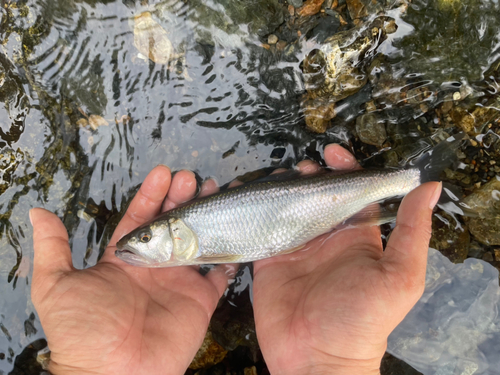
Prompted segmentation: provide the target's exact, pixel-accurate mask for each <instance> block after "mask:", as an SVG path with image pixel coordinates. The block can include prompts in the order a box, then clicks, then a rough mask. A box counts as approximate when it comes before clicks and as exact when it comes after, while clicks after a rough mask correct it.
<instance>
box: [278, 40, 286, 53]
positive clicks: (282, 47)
mask: <svg viewBox="0 0 500 375" xmlns="http://www.w3.org/2000/svg"><path fill="white" fill-rule="evenodd" d="M285 47H286V42H285V41H284V40H280V41H279V42H278V43H276V48H277V49H278V51H283V50H284V49H285Z"/></svg>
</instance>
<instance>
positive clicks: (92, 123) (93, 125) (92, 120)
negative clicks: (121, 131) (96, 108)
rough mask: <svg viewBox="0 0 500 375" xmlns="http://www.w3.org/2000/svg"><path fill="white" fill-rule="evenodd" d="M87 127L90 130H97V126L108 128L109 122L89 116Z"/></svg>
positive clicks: (98, 117)
mask: <svg viewBox="0 0 500 375" xmlns="http://www.w3.org/2000/svg"><path fill="white" fill-rule="evenodd" d="M89 125H90V127H91V128H92V130H97V128H98V127H99V126H108V125H109V122H107V121H106V120H105V119H104V118H103V117H101V116H97V115H90V116H89Z"/></svg>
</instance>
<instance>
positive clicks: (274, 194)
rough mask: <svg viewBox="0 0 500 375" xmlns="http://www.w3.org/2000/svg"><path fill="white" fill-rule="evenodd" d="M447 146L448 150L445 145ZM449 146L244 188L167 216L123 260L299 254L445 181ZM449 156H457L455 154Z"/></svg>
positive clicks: (165, 262) (125, 243) (135, 240)
mask: <svg viewBox="0 0 500 375" xmlns="http://www.w3.org/2000/svg"><path fill="white" fill-rule="evenodd" d="M443 144H444V146H443ZM451 145H452V143H448V142H442V143H440V144H439V145H438V146H436V147H435V148H434V149H433V150H431V152H429V153H428V154H426V155H424V156H422V157H421V158H420V160H419V161H417V163H416V164H415V165H414V166H413V167H408V168H405V169H392V170H388V169H377V170H358V171H350V172H343V173H332V172H330V173H329V172H326V173H322V174H319V175H314V176H309V177H299V178H293V179H290V178H289V177H287V178H285V179H283V177H281V176H280V175H274V176H271V177H270V178H269V179H267V180H263V181H260V182H254V183H250V184H248V185H242V186H240V187H237V188H234V189H229V190H225V191H222V192H219V193H217V194H214V195H212V196H208V197H205V198H201V199H198V200H195V201H192V202H189V203H187V204H186V205H184V206H182V207H178V208H175V209H173V210H170V211H168V212H165V213H163V214H162V215H161V216H159V217H157V218H156V219H155V220H153V221H152V222H150V223H147V224H145V225H143V226H141V227H139V228H137V229H135V230H134V231H132V232H131V233H129V234H127V235H126V236H124V237H123V238H122V239H121V240H120V241H119V242H118V243H117V248H118V250H117V251H116V256H118V257H119V258H120V259H122V260H123V261H125V262H127V263H129V264H132V265H135V266H142V267H170V266H180V265H194V264H207V263H208V264H213V263H239V262H250V261H254V260H258V259H264V258H268V257H271V256H275V255H279V254H284V253H290V252H292V251H295V250H297V249H298V248H300V247H301V246H303V245H304V244H306V243H307V242H308V241H310V240H312V239H313V238H315V237H317V236H319V235H321V234H324V233H327V232H329V231H331V230H332V229H333V228H335V227H336V226H338V225H339V224H342V223H344V222H345V221H346V220H347V219H349V218H352V217H353V216H354V215H356V214H357V213H359V212H360V211H362V210H363V209H365V208H366V207H367V206H369V205H371V204H373V203H376V202H380V201H382V200H384V199H387V198H390V197H395V196H404V195H405V194H407V193H409V192H410V191H411V190H413V189H414V188H416V187H417V186H419V185H420V184H421V183H422V182H425V181H429V180H433V179H437V178H438V176H439V172H441V171H442V169H443V168H444V166H447V165H449V161H450V160H449V157H443V154H444V151H449V150H450V149H451V147H450V146H451ZM448 153H449V152H448Z"/></svg>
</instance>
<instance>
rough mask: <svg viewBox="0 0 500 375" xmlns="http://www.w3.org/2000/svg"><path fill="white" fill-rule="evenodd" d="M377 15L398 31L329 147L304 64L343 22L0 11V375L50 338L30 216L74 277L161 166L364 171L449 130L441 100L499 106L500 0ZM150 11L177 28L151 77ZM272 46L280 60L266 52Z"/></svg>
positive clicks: (197, 4)
mask: <svg viewBox="0 0 500 375" xmlns="http://www.w3.org/2000/svg"><path fill="white" fill-rule="evenodd" d="M327 3H328V2H327ZM342 3H343V1H340V3H339V7H342ZM379 3H380V4H382V5H383V4H386V3H387V4H386V9H387V14H388V15H389V16H391V17H393V18H394V19H395V20H396V23H397V25H398V30H397V31H396V32H395V33H394V34H391V35H389V36H388V38H387V40H385V41H384V42H383V43H382V44H381V45H380V46H379V47H378V49H377V51H378V53H377V54H376V55H375V56H374V59H372V60H373V61H370V64H367V65H369V66H367V67H366V68H365V71H366V73H367V74H368V73H369V72H371V75H372V76H373V77H372V79H370V81H369V82H368V83H367V84H366V86H364V87H363V88H362V89H361V90H360V91H359V92H358V93H355V94H354V95H352V96H350V97H348V98H346V99H344V100H342V101H340V102H339V103H336V107H337V112H338V114H337V116H336V117H335V118H334V119H333V120H332V125H333V126H332V127H330V128H329V129H328V130H327V131H326V133H324V134H314V133H311V132H309V131H308V130H306V128H305V121H304V114H303V109H302V108H301V98H302V96H303V95H304V93H305V84H304V78H303V74H302V70H301V62H302V61H303V59H304V57H305V56H306V54H307V53H308V52H309V51H311V50H312V49H314V48H317V47H318V44H317V42H315V41H314V40H317V41H323V40H324V39H325V37H326V36H329V35H330V34H334V33H335V32H336V31H337V30H340V28H341V25H340V22H338V21H336V20H338V17H337V16H336V15H335V13H337V12H336V11H335V10H332V9H328V10H327V11H326V12H324V13H319V14H318V15H315V16H313V17H310V18H307V17H294V22H293V23H292V22H291V21H290V19H291V17H290V15H289V13H288V10H287V4H286V3H284V2H283V3H281V4H280V3H279V2H278V1H276V2H269V4H272V5H269V6H268V7H266V8H265V9H263V10H260V11H259V12H257V11H255V9H260V8H259V6H260V5H259V1H258V0H250V1H245V2H243V1H226V0H212V1H204V2H201V1H198V0H196V1H184V2H183V1H176V0H172V1H165V2H156V3H155V2H153V1H150V3H149V5H145V4H140V3H139V2H135V1H132V0H123V1H122V2H118V1H94V0H87V1H73V0H71V1H69V0H44V1H40V0H37V1H34V0H32V1H18V2H8V1H5V0H2V1H1V5H2V6H1V8H2V9H1V12H0V17H1V19H0V42H1V43H0V101H1V102H2V103H1V104H0V137H1V139H0V149H1V156H0V215H1V216H0V218H1V220H0V295H1V298H0V330H1V332H0V374H4V373H5V374H7V373H9V372H10V371H11V370H12V369H13V366H14V360H15V358H16V356H18V355H19V354H20V353H21V352H22V351H23V349H24V348H26V347H27V346H28V345H29V344H30V343H32V342H35V341H36V340H39V339H43V337H44V334H43V331H42V328H41V326H40V323H39V320H38V318H37V316H36V312H35V310H34V308H33V305H32V303H31V300H30V297H29V295H30V276H31V271H32V268H31V264H32V256H33V248H32V236H31V226H30V224H29V218H28V211H29V209H30V208H32V207H44V208H46V209H48V210H51V211H54V212H56V213H57V214H58V215H59V216H60V217H61V218H62V219H63V221H64V223H65V225H66V227H67V229H68V231H69V233H70V239H71V242H72V249H73V261H74V264H75V266H76V267H78V268H83V267H88V266H92V265H93V264H95V263H96V261H97V259H98V256H99V252H100V250H102V249H103V247H104V246H105V245H106V244H107V240H108V239H109V236H110V235H111V232H112V230H113V228H114V225H116V223H117V221H118V220H119V217H120V213H123V211H124V208H125V206H126V204H127V202H128V201H129V200H130V198H131V197H132V196H133V193H134V192H135V191H136V188H137V187H138V185H139V184H140V183H141V182H142V181H143V179H144V177H145V176H146V174H147V173H148V172H149V171H150V170H151V169H152V168H153V167H154V166H156V165H157V164H160V163H162V164H166V165H168V166H170V167H171V168H172V169H173V170H179V169H182V168H187V169H191V170H193V171H195V172H196V173H197V175H198V177H199V179H200V181H201V180H204V179H206V178H208V177H213V178H215V179H216V180H217V181H218V183H219V184H221V185H223V184H226V183H228V182H229V181H231V180H233V179H234V178H236V177H238V176H242V175H244V174H246V173H248V172H254V171H257V170H262V169H265V168H275V167H278V166H285V167H290V166H292V165H294V164H295V163H296V162H297V161H299V160H302V159H304V158H311V159H315V160H320V159H321V155H322V149H323V147H324V145H326V144H327V143H329V142H341V143H343V144H344V145H345V146H347V147H349V148H350V149H352V150H354V151H355V152H356V155H357V157H358V158H359V159H360V160H365V159H366V160H365V164H367V165H370V164H376V165H387V164H389V165H391V163H392V162H394V160H395V159H394V158H396V159H397V160H400V159H402V158H405V157H407V156H408V155H409V154H412V153H415V152H417V151H419V150H420V149H421V148H422V147H423V145H425V142H424V143H419V140H421V139H423V138H424V137H429V136H434V137H435V138H437V137H439V136H440V132H442V131H443V129H442V128H445V131H448V132H450V130H451V131H453V124H452V125H451V126H449V127H448V129H446V127H447V125H446V124H444V123H443V122H440V121H441V120H440V119H441V117H442V116H441V114H438V113H437V112H435V109H436V108H442V106H443V103H445V102H449V101H450V98H449V95H452V94H453V93H454V92H456V91H460V92H462V96H463V97H464V98H465V97H466V96H467V97H466V98H465V99H463V100H464V101H463V102H462V104H460V103H458V102H456V103H453V105H463V106H464V107H467V108H470V107H474V106H476V105H491V100H494V98H495V97H496V96H497V93H498V91H499V90H500V86H499V85H500V82H499V81H498V77H500V74H498V73H491V74H490V73H489V72H493V71H494V70H495V69H496V68H498V66H497V65H498V61H499V59H500V29H499V26H500V7H499V4H498V2H497V1H488V0H482V1H479V0H468V1H462V2H459V1H458V0H456V1H453V0H439V1H438V0H435V1H431V0H426V1H424V0H416V1H413V3H412V4H410V5H404V4H403V5H401V6H397V5H398V4H396V2H395V1H387V2H385V1H380V2H379ZM403 3H404V2H403ZM330 4H331V2H330ZM144 11H151V12H152V14H153V19H154V20H155V21H156V22H157V23H158V24H159V25H160V26H161V27H163V28H164V29H165V30H167V33H168V38H169V39H170V40H171V42H172V44H173V46H174V48H175V49H176V53H177V54H179V58H176V59H173V60H172V61H170V62H169V63H168V64H155V63H154V62H152V61H151V60H148V59H147V58H146V59H144V56H140V55H139V52H138V50H137V48H136V47H135V46H134V32H133V30H134V16H137V15H138V14H141V13H142V12H144ZM340 14H341V15H342V16H343V19H345V20H347V22H348V24H347V25H345V26H342V27H343V29H351V28H352V27H353V26H354V24H353V22H352V21H351V20H350V18H349V13H348V12H347V10H346V9H345V7H344V9H342V10H340ZM280 25H281V26H280ZM290 30H291V31H290ZM298 30H302V31H303V32H301V34H302V37H301V38H298V34H297V31H298ZM269 33H275V34H276V35H278V36H279V37H280V39H281V40H285V41H287V43H286V47H285V48H284V49H283V50H279V49H278V48H276V47H275V46H271V47H269V46H265V47H266V48H264V47H263V44H265V43H266V42H267V35H268V34H269ZM304 36H305V37H304ZM267 47H269V49H267ZM495 64H497V65H495ZM495 67H496V68H495ZM368 71H369V72H368ZM485 72H488V74H485ZM495 74H496V75H495ZM401 93H404V95H403V96H402V95H401ZM466 94H467V95H466ZM372 98H374V99H375V101H376V105H377V108H378V111H377V112H376V113H377V116H379V117H380V118H381V119H382V120H383V121H384V123H385V126H386V130H387V142H386V143H384V144H383V145H381V146H380V147H377V146H374V145H367V144H365V143H363V142H361V141H359V139H358V138H357V137H355V136H354V135H353V133H354V129H355V125H354V124H355V123H356V118H357V117H359V116H360V115H361V114H362V113H364V112H365V103H366V102H368V101H370V100H371V99H372ZM92 116H100V117H92ZM492 116H493V118H491V119H490V121H492V122H494V120H495V119H498V116H496V115H495V113H493V115H492ZM495 116H496V117H495ZM490 117H491V116H490ZM102 118H103V119H104V120H105V121H106V122H107V125H101V126H97V127H96V128H95V129H92V128H91V127H90V126H86V127H82V126H80V125H78V124H77V123H81V120H87V122H95V121H97V120H96V119H98V120H100V121H102V120H101V119H102ZM487 132H488V128H487V127H486V128H484V129H481V130H480V131H479V133H487ZM495 141H496V140H495ZM466 151H467V150H465V151H464V152H466ZM391 152H393V154H391ZM394 153H395V154H394ZM492 157H493V156H492ZM266 171H267V170H266ZM490 177H491V176H490ZM247 178H252V175H250V176H247ZM486 178H487V176H486V177H485V176H483V175H478V177H477V179H479V181H482V180H485V179H486ZM477 179H476V181H472V182H477V181H478V180H477ZM472 182H471V183H470V184H469V185H467V184H465V183H463V184H461V186H462V187H465V188H469V187H471V186H472V185H473V183H472ZM457 184H458V183H457ZM458 185H460V184H458ZM26 373H29V372H26Z"/></svg>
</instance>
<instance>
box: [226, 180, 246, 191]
mask: <svg viewBox="0 0 500 375" xmlns="http://www.w3.org/2000/svg"><path fill="white" fill-rule="evenodd" d="M241 185H243V182H241V181H240V180H233V181H231V182H230V183H229V186H228V187H227V188H228V189H231V188H235V187H236V186H241Z"/></svg>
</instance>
